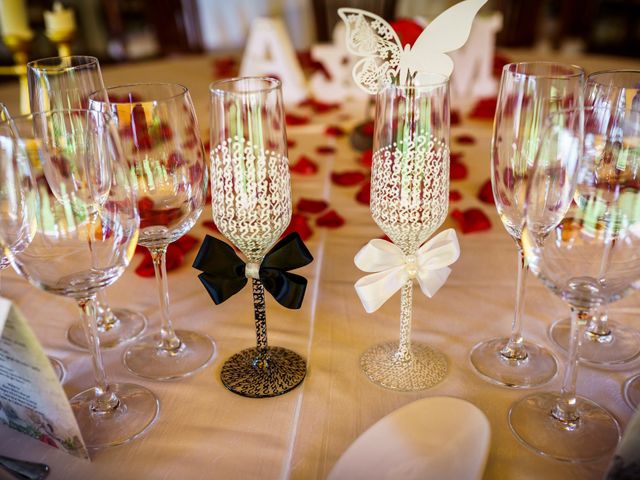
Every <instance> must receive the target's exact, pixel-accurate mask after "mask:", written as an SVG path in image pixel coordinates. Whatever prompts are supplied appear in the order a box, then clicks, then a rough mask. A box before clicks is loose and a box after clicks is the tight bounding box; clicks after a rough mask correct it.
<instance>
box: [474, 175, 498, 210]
mask: <svg viewBox="0 0 640 480" xmlns="http://www.w3.org/2000/svg"><path fill="white" fill-rule="evenodd" d="M478 199H479V200H480V201H481V202H484V203H488V204H490V205H495V204H496V200H495V198H493V187H492V186H491V180H487V181H486V182H484V183H483V184H482V186H481V187H480V191H479V192H478Z"/></svg>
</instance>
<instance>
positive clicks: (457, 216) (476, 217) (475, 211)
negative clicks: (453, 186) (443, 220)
mask: <svg viewBox="0 0 640 480" xmlns="http://www.w3.org/2000/svg"><path fill="white" fill-rule="evenodd" d="M451 216H452V217H453V218H454V220H456V221H457V222H458V225H460V229H461V230H462V233H473V232H481V231H483V230H489V229H490V228H491V220H489V217H487V216H486V215H485V213H484V212H483V211H482V210H480V209H479V208H469V209H467V210H464V211H462V210H458V209H455V210H454V211H453V212H451Z"/></svg>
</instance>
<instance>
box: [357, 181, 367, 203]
mask: <svg viewBox="0 0 640 480" xmlns="http://www.w3.org/2000/svg"><path fill="white" fill-rule="evenodd" d="M356 200H357V201H358V202H359V203H362V204H363V205H369V204H370V203H371V182H365V183H363V184H362V187H360V190H358V193H357V194H356Z"/></svg>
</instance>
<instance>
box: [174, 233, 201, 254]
mask: <svg viewBox="0 0 640 480" xmlns="http://www.w3.org/2000/svg"><path fill="white" fill-rule="evenodd" d="M197 244H198V239H197V238H196V237H194V236H193V235H189V234H186V235H183V236H182V237H180V238H179V239H178V240H176V241H175V242H173V243H172V244H171V245H174V246H175V247H177V248H179V249H180V251H182V253H187V252H188V251H189V250H191V249H192V248H193V247H195V246H196V245H197Z"/></svg>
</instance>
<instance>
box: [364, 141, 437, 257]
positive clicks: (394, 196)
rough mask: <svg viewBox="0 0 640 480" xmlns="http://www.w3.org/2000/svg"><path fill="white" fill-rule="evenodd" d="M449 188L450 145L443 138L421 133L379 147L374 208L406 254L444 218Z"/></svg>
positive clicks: (376, 216)
mask: <svg viewBox="0 0 640 480" xmlns="http://www.w3.org/2000/svg"><path fill="white" fill-rule="evenodd" d="M448 191H449V148H448V146H447V145H446V143H445V142H444V141H442V140H441V139H437V138H435V137H433V136H431V137H429V136H426V135H418V136H416V137H415V138H414V139H411V140H409V141H398V142H393V143H392V144H391V145H387V146H385V147H382V148H380V149H378V150H376V151H375V152H374V154H373V172H372V182H371V213H372V215H373V219H374V220H375V222H376V223H377V224H378V226H379V227H380V228H381V229H382V230H383V231H384V232H385V233H386V234H387V235H388V236H389V238H390V239H391V240H392V241H393V242H394V243H395V244H396V245H398V246H399V247H400V248H401V249H402V250H403V251H404V252H405V253H406V254H412V253H414V252H415V251H416V250H417V248H418V247H419V246H420V245H421V244H422V243H423V242H424V241H425V240H427V239H428V238H429V236H430V235H431V234H432V233H433V232H435V231H436V229H437V228H438V227H439V226H440V225H441V224H442V222H443V221H444V219H445V217H446V215H447V208H448Z"/></svg>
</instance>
